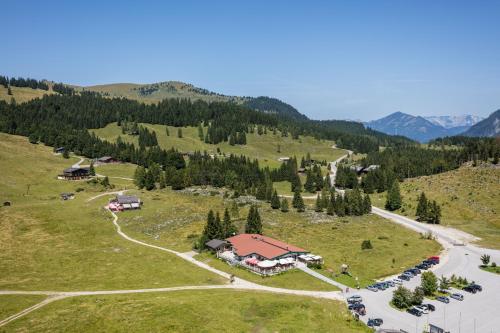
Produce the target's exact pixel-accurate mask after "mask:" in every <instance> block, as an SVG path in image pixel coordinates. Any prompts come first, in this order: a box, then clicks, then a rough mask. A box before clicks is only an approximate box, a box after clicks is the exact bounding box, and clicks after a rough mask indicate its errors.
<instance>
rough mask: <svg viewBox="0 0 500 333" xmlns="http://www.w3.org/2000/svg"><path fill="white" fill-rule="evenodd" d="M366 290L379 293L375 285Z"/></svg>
mask: <svg viewBox="0 0 500 333" xmlns="http://www.w3.org/2000/svg"><path fill="white" fill-rule="evenodd" d="M366 289H368V290H370V291H378V288H377V287H375V286H374V285H370V286H368V287H366Z"/></svg>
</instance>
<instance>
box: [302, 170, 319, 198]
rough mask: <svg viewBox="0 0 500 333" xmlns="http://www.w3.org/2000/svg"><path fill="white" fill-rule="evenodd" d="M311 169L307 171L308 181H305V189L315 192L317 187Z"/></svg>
mask: <svg viewBox="0 0 500 333" xmlns="http://www.w3.org/2000/svg"><path fill="white" fill-rule="evenodd" d="M313 178H314V177H313V174H312V171H311V170H307V173H306V182H305V183H304V190H306V191H307V192H310V193H314V192H315V191H316V187H315V186H314V179H313Z"/></svg>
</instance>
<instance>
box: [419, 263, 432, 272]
mask: <svg viewBox="0 0 500 333" xmlns="http://www.w3.org/2000/svg"><path fill="white" fill-rule="evenodd" d="M415 267H416V268H418V269H423V270H428V269H429V268H430V265H428V264H425V263H421V264H419V265H417V266H415Z"/></svg>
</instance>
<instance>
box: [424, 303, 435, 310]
mask: <svg viewBox="0 0 500 333" xmlns="http://www.w3.org/2000/svg"><path fill="white" fill-rule="evenodd" d="M425 306H427V310H429V311H436V307H435V306H434V305H432V304H425Z"/></svg>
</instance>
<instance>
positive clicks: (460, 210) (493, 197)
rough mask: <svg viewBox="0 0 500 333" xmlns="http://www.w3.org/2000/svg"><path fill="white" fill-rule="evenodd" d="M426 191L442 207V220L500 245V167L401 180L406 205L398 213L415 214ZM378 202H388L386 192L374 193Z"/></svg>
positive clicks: (485, 242) (488, 244) (485, 243)
mask: <svg viewBox="0 0 500 333" xmlns="http://www.w3.org/2000/svg"><path fill="white" fill-rule="evenodd" d="M422 191H424V192H425V194H426V196H427V198H428V199H431V200H436V201H437V202H438V203H439V204H440V205H441V208H442V219H441V224H442V225H445V226H450V227H454V228H457V229H460V230H463V231H465V232H468V233H470V234H473V235H474V236H477V237H480V238H482V240H481V241H479V244H480V245H482V246H485V247H490V248H495V249H500V169H499V168H493V167H491V166H488V167H486V166H479V167H475V168H473V167H462V168H460V169H458V170H454V171H449V172H445V173H442V174H438V175H433V176H426V177H418V178H413V179H409V180H406V181H404V182H403V183H402V184H401V194H402V196H403V207H402V209H400V210H399V211H397V213H398V214H402V215H406V216H409V217H412V218H414V217H415V210H416V207H417V199H418V196H419V195H420V193H421V192H422ZM372 203H373V204H374V205H375V206H378V207H383V206H384V205H385V193H377V194H374V195H372Z"/></svg>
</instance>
